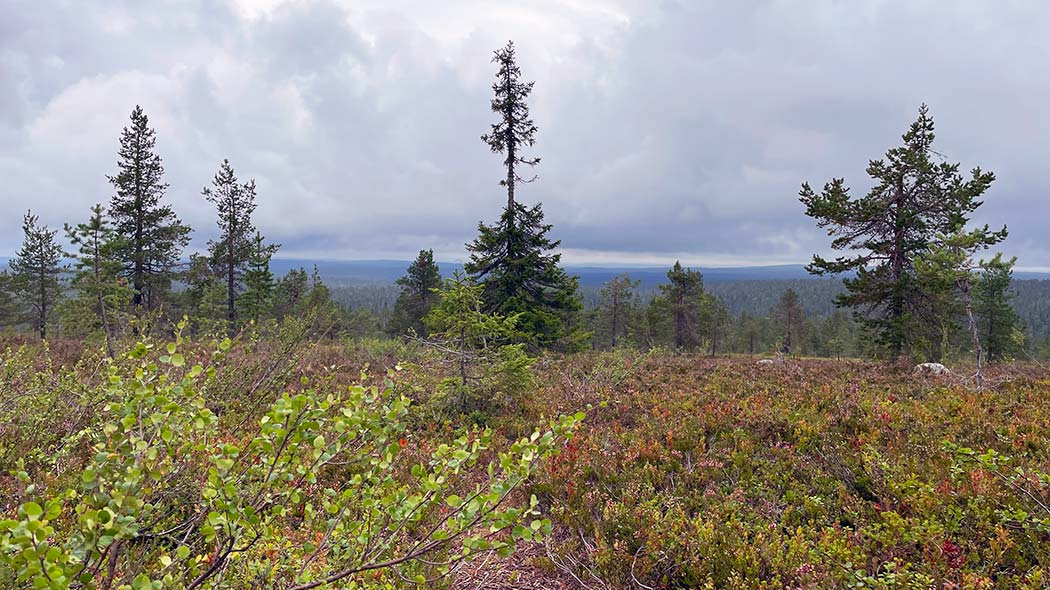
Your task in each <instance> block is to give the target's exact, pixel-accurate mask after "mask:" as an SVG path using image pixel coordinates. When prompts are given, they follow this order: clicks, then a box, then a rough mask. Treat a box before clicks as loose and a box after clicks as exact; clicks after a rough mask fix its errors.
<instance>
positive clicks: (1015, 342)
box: [974, 254, 1024, 362]
mask: <svg viewBox="0 0 1050 590" xmlns="http://www.w3.org/2000/svg"><path fill="white" fill-rule="evenodd" d="M1016 262H1017V258H1011V259H1009V260H1003V256H1002V254H996V255H995V257H994V258H992V259H991V260H988V261H982V262H981V271H980V275H979V276H978V277H977V280H976V284H975V285H974V314H975V315H976V316H977V319H976V321H977V326H978V331H979V333H980V338H981V342H982V343H983V345H984V350H985V355H986V358H987V359H988V361H989V362H996V361H1002V360H1008V359H1010V358H1012V357H1013V356H1014V355H1015V354H1017V353H1018V352H1019V350H1020V348H1021V344H1022V342H1023V339H1024V335H1023V333H1022V332H1021V320H1020V318H1019V317H1018V316H1017V312H1016V311H1015V310H1014V308H1013V305H1012V303H1011V301H1012V300H1013V298H1014V293H1013V291H1012V290H1011V288H1010V282H1011V280H1012V275H1013V267H1014V263H1016Z"/></svg>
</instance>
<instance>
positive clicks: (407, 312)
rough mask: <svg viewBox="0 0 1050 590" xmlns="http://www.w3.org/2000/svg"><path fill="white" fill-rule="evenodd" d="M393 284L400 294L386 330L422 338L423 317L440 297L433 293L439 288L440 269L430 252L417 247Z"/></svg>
mask: <svg viewBox="0 0 1050 590" xmlns="http://www.w3.org/2000/svg"><path fill="white" fill-rule="evenodd" d="M397 284H398V286H400V287H401V294H400V295H398V297H397V302H396V303H395V304H394V311H393V314H392V316H391V318H390V332H391V333H393V334H416V335H418V336H422V337H426V336H427V327H426V323H425V322H424V318H426V316H427V314H428V313H430V310H431V308H433V307H434V304H435V303H436V302H437V301H438V300H439V299H440V298H441V295H440V294H438V293H437V290H438V289H440V288H441V271H440V270H439V269H438V266H437V264H436V263H435V262H434V251H433V250H420V251H419V256H417V257H416V260H415V261H414V262H413V263H412V264H411V265H410V266H409V267H408V270H407V274H405V276H403V277H401V278H400V279H398V280H397Z"/></svg>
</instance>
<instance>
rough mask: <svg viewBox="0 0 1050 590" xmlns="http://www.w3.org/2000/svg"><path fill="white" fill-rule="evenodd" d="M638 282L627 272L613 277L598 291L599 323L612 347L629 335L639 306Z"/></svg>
mask: <svg viewBox="0 0 1050 590" xmlns="http://www.w3.org/2000/svg"><path fill="white" fill-rule="evenodd" d="M638 284H639V283H638V281H632V280H631V277H630V276H629V275H627V274H626V273H625V274H622V275H619V276H616V277H613V278H612V279H611V280H609V282H607V283H605V285H604V286H603V287H602V289H601V291H600V292H599V293H598V297H599V303H598V319H599V323H600V326H601V329H602V330H603V331H604V332H605V334H606V335H607V337H608V340H609V346H610V347H612V348H616V346H617V345H619V344H621V342H622V340H623V338H624V337H626V336H627V330H628V328H629V327H630V324H631V319H632V317H633V316H634V313H635V308H636V307H637V299H638V296H637V295H636V294H635V289H637V288H638Z"/></svg>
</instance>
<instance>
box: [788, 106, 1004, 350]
mask: <svg viewBox="0 0 1050 590" xmlns="http://www.w3.org/2000/svg"><path fill="white" fill-rule="evenodd" d="M903 140H904V145H903V146H901V147H897V148H893V149H891V150H889V151H888V152H886V157H885V159H882V160H872V161H871V162H870V163H869V164H868V168H867V173H868V175H869V176H870V177H871V178H872V179H873V180H874V181H875V183H874V184H875V186H874V187H873V188H872V189H871V190H870V191H869V192H868V193H867V195H865V196H863V197H860V198H856V199H855V198H853V197H851V196H850V194H849V189H848V188H847V187H846V184H845V181H844V180H843V179H842V178H836V179H833V180H832V181H830V182H828V183H827V184H825V185H824V189H823V191H822V192H821V193H819V194H818V193H817V192H816V191H814V190H813V189H812V188H811V187H810V185H809V184H808V183H805V184H803V185H802V190H801V191H800V192H799V197H800V200H801V201H802V203H803V204H804V205H805V206H806V215H809V216H810V217H812V218H814V219H816V221H817V225H818V226H819V227H822V228H826V229H827V232H828V235H829V236H834V240H833V241H832V243H831V246H832V248H833V249H835V250H849V251H855V252H858V253H857V254H854V255H851V256H840V257H838V258H835V259H832V260H829V259H825V258H822V257H821V256H817V255H815V256H814V257H813V262H812V263H811V264H810V265H809V267H808V268H809V271H810V272H812V273H814V274H819V275H823V274H827V273H830V274H840V273H855V276H850V277H847V278H845V279H843V283H844V284H845V286H846V291H845V292H844V293H843V294H841V295H840V296H839V297H838V298H837V299H836V303H837V304H838V305H840V306H843V307H850V308H853V309H854V310H855V312H856V314H857V317H858V319H859V320H860V321H861V322H863V324H864V325H865V326H866V328H867V329H868V330H869V331H871V332H873V334H874V336H875V337H876V339H877V342H879V343H880V344H881V345H882V346H883V347H884V348H885V349H886V350H888V351H889V353H890V355H891V356H899V355H901V354H904V353H908V352H910V350H911V348H912V346H913V345H914V344H915V342H914V338H915V335H916V334H918V333H919V331H918V330H917V329H916V328H917V325H916V324H917V323H919V322H921V319H920V318H921V317H922V315H923V313H924V305H925V303H926V301H927V298H926V293H925V292H924V291H923V288H922V285H921V284H920V281H919V280H917V279H916V276H915V268H914V262H915V259H916V258H917V257H918V256H919V255H921V254H922V253H923V252H926V251H927V250H928V249H929V247H930V246H931V244H932V243H933V242H934V241H935V240H936V239H937V236H950V235H954V234H956V233H958V232H959V231H960V230H961V229H962V228H963V227H965V225H966V223H967V222H968V221H969V218H970V215H971V214H972V213H973V212H974V210H975V209H977V207H979V206H980V205H981V201H980V200H978V199H979V197H980V196H981V195H982V194H983V193H984V192H985V191H986V190H988V187H989V186H990V185H991V183H992V181H993V180H994V179H995V176H994V175H993V174H992V173H990V172H983V171H982V170H981V169H980V168H975V169H974V170H973V171H972V173H971V175H970V177H969V179H967V178H965V177H964V176H963V175H962V174H961V173H960V172H959V165H958V164H950V163H948V162H944V161H941V158H940V157H939V155H938V154H937V153H936V152H935V151H934V150H933V140H934V125H933V119H932V118H931V117H930V115H929V111H928V109H927V108H926V105H922V106H921V107H920V108H919V116H918V119H917V120H916V121H915V122H914V123H912V125H911V127H910V128H909V130H908V131H907V132H906V133H905V134H904V135H903ZM1004 237H1005V228H1004V229H1003V231H1002V232H986V234H985V240H986V245H990V244H993V243H996V242H997V241H1000V240H1002V239H1003V238H1004Z"/></svg>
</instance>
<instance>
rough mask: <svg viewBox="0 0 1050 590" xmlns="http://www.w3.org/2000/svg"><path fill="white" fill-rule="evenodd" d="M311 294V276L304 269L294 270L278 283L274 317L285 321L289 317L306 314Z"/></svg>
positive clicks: (275, 294)
mask: <svg viewBox="0 0 1050 590" xmlns="http://www.w3.org/2000/svg"><path fill="white" fill-rule="evenodd" d="M309 294H310V275H308V274H307V273H306V269H304V268H293V269H290V270H289V271H288V273H287V274H285V275H284V276H283V277H281V280H279V281H278V282H277V288H276V289H275V290H274V315H275V316H276V317H277V318H278V319H283V318H284V317H285V316H287V315H291V314H296V313H301V312H304V311H305V310H304V307H306V300H307V297H308V296H309Z"/></svg>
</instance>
